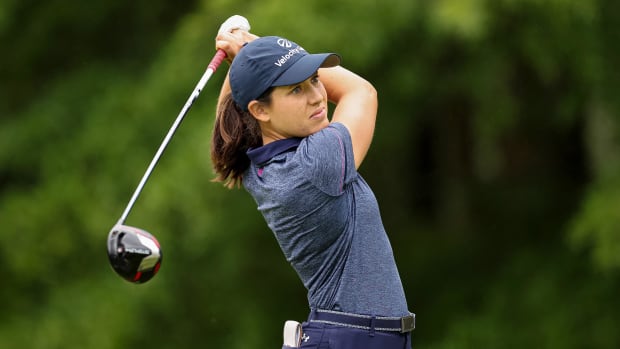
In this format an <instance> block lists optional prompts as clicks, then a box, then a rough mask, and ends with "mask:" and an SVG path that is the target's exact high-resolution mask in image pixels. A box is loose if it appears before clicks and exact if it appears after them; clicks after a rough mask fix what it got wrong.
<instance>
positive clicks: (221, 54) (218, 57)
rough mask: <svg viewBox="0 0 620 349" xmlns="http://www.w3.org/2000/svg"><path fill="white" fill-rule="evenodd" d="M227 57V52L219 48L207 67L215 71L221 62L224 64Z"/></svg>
mask: <svg viewBox="0 0 620 349" xmlns="http://www.w3.org/2000/svg"><path fill="white" fill-rule="evenodd" d="M225 58H226V52H225V51H224V50H222V49H220V50H217V52H216V53H215V56H213V59H212V60H211V62H210V63H209V65H208V66H207V69H211V70H212V71H213V72H214V73H215V71H216V70H217V68H218V67H219V66H220V64H222V62H223V61H224V59H225Z"/></svg>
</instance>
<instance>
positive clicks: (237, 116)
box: [211, 93, 263, 188]
mask: <svg viewBox="0 0 620 349" xmlns="http://www.w3.org/2000/svg"><path fill="white" fill-rule="evenodd" d="M262 143H263V140H262V135H261V130H260V126H259V125H258V121H257V120H256V119H255V118H254V117H253V116H252V115H251V114H250V113H249V112H246V111H243V110H241V109H240V108H239V107H238V106H237V105H236V103H235V102H234V101H233V99H232V95H231V94H230V93H228V94H227V95H226V96H224V97H223V98H222V99H221V101H220V102H219V105H218V107H217V112H216V116H215V126H214V128H213V136H212V138H211V161H212V163H213V166H214V170H215V174H216V177H215V178H214V179H213V181H215V182H223V183H224V186H226V187H227V188H234V187H239V186H240V185H241V181H242V177H243V173H244V172H245V171H246V170H247V169H248V167H249V166H250V159H249V158H248V156H247V154H246V152H247V150H248V149H249V148H254V147H259V146H261V145H262Z"/></svg>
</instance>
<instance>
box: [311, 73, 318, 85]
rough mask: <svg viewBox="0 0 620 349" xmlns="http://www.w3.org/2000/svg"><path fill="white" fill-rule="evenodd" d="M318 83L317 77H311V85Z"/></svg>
mask: <svg viewBox="0 0 620 349" xmlns="http://www.w3.org/2000/svg"><path fill="white" fill-rule="evenodd" d="M318 82H319V76H318V75H315V76H313V77H312V83H313V84H316V83H318Z"/></svg>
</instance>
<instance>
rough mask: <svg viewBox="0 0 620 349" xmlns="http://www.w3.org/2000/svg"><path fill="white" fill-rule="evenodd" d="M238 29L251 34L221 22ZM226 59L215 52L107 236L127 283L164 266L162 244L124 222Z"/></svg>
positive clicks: (231, 21) (240, 24) (239, 25)
mask: <svg viewBox="0 0 620 349" xmlns="http://www.w3.org/2000/svg"><path fill="white" fill-rule="evenodd" d="M235 29H240V30H244V31H249V30H250V24H249V23H248V20H247V19H245V18H244V17H242V16H239V15H234V16H232V17H230V18H228V19H227V20H226V21H225V22H224V23H222V25H221V26H220V29H219V31H218V33H222V32H232V31H233V30H235ZM225 58H226V52H224V51H223V50H218V51H217V52H216V53H215V55H214V57H213V59H212V60H211V62H210V63H209V65H208V66H207V69H206V71H205V72H204V74H203V75H202V77H201V78H200V80H199V81H198V84H197V85H196V87H195V88H194V91H193V92H192V94H191V95H190V97H189V99H188V100H187V102H185V105H184V106H183V108H182V109H181V112H180V113H179V115H178V116H177V118H176V119H175V121H174V123H173V124H172V126H171V127H170V130H169V131H168V133H167V134H166V137H165V138H164V140H163V141H162V143H161V145H160V146H159V149H158V150H157V152H156V153H155V156H154V157H153V160H151V163H150V164H149V166H148V168H147V169H146V172H145V173H144V175H143V176H142V179H141V180H140V183H139V184H138V187H137V188H136V190H135V191H134V193H133V195H132V197H131V199H130V200H129V203H128V204H127V207H126V208H125V211H123V214H122V215H121V217H120V219H119V220H118V222H117V223H116V225H114V227H113V228H112V230H110V233H109V234H108V244H107V245H108V258H109V260H110V264H111V265H112V268H113V269H114V271H115V272H116V273H117V274H118V275H120V276H121V277H122V278H124V279H125V280H127V281H130V282H134V283H144V282H146V281H148V280H150V279H151V278H152V277H153V276H155V274H156V273H157V272H158V271H159V267H160V266H161V261H162V251H161V247H160V245H159V242H158V241H157V239H156V238H155V237H154V236H153V235H152V234H150V233H148V232H147V231H145V230H143V229H140V228H136V227H132V226H129V225H125V220H126V219H127V216H128V215H129V212H130V211H131V209H132V208H133V205H134V204H135V202H136V200H137V199H138V196H139V195H140V193H141V192H142V189H143V188H144V185H145V184H146V182H147V180H148V178H149V176H150V175H151V172H153V169H154V168H155V165H156V164H157V162H158V161H159V158H160V157H161V155H162V154H163V152H164V150H165V149H166V147H167V146H168V143H169V142H170V139H171V138H172V136H173V135H174V133H175V132H176V130H177V128H178V127H179V125H180V124H181V121H183V118H184V117H185V115H186V114H187V112H188V111H189V109H190V108H191V106H192V104H193V103H194V101H195V100H196V99H197V98H198V95H199V94H200V92H201V91H202V89H203V88H204V87H205V85H206V84H207V81H208V80H209V78H211V76H212V75H213V73H215V71H216V70H217V68H218V67H219V66H220V64H221V63H222V61H223V60H224V59H225Z"/></svg>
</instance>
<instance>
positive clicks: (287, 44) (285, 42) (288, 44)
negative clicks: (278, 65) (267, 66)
mask: <svg viewBox="0 0 620 349" xmlns="http://www.w3.org/2000/svg"><path fill="white" fill-rule="evenodd" d="M277 42H278V45H280V46H282V47H286V48H290V47H291V46H293V44H291V42H290V41H288V40H286V39H282V38H280V39H278V41H277Z"/></svg>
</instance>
